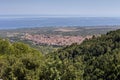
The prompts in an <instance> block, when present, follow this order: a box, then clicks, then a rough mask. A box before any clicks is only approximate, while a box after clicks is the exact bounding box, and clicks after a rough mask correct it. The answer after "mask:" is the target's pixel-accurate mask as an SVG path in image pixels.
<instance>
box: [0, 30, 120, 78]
mask: <svg viewBox="0 0 120 80" xmlns="http://www.w3.org/2000/svg"><path fill="white" fill-rule="evenodd" d="M0 78H1V79H3V80H120V30H116V31H110V32H108V33H107V34H106V35H101V36H100V37H95V36H93V38H92V39H90V40H87V39H86V40H85V41H84V42H83V43H82V44H80V45H77V44H72V45H70V46H66V47H64V48H62V49H59V50H57V51H55V52H51V53H49V54H41V53H40V52H39V51H37V50H35V49H33V48H31V47H29V46H28V45H26V44H23V43H20V42H15V43H10V42H9V41H8V40H4V39H0Z"/></svg>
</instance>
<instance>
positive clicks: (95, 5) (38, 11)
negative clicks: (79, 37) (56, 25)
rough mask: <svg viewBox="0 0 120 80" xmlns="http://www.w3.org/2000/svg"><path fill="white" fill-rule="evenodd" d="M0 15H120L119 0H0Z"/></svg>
mask: <svg viewBox="0 0 120 80" xmlns="http://www.w3.org/2000/svg"><path fill="white" fill-rule="evenodd" d="M0 15H40V16H47V15H50V16H81V17H86V16H87V17H120V0H0Z"/></svg>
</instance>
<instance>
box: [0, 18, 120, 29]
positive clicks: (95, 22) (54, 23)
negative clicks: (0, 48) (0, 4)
mask: <svg viewBox="0 0 120 80" xmlns="http://www.w3.org/2000/svg"><path fill="white" fill-rule="evenodd" d="M113 25H120V18H116V17H0V29H16V28H33V27H65V26H81V27H83V26H113Z"/></svg>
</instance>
